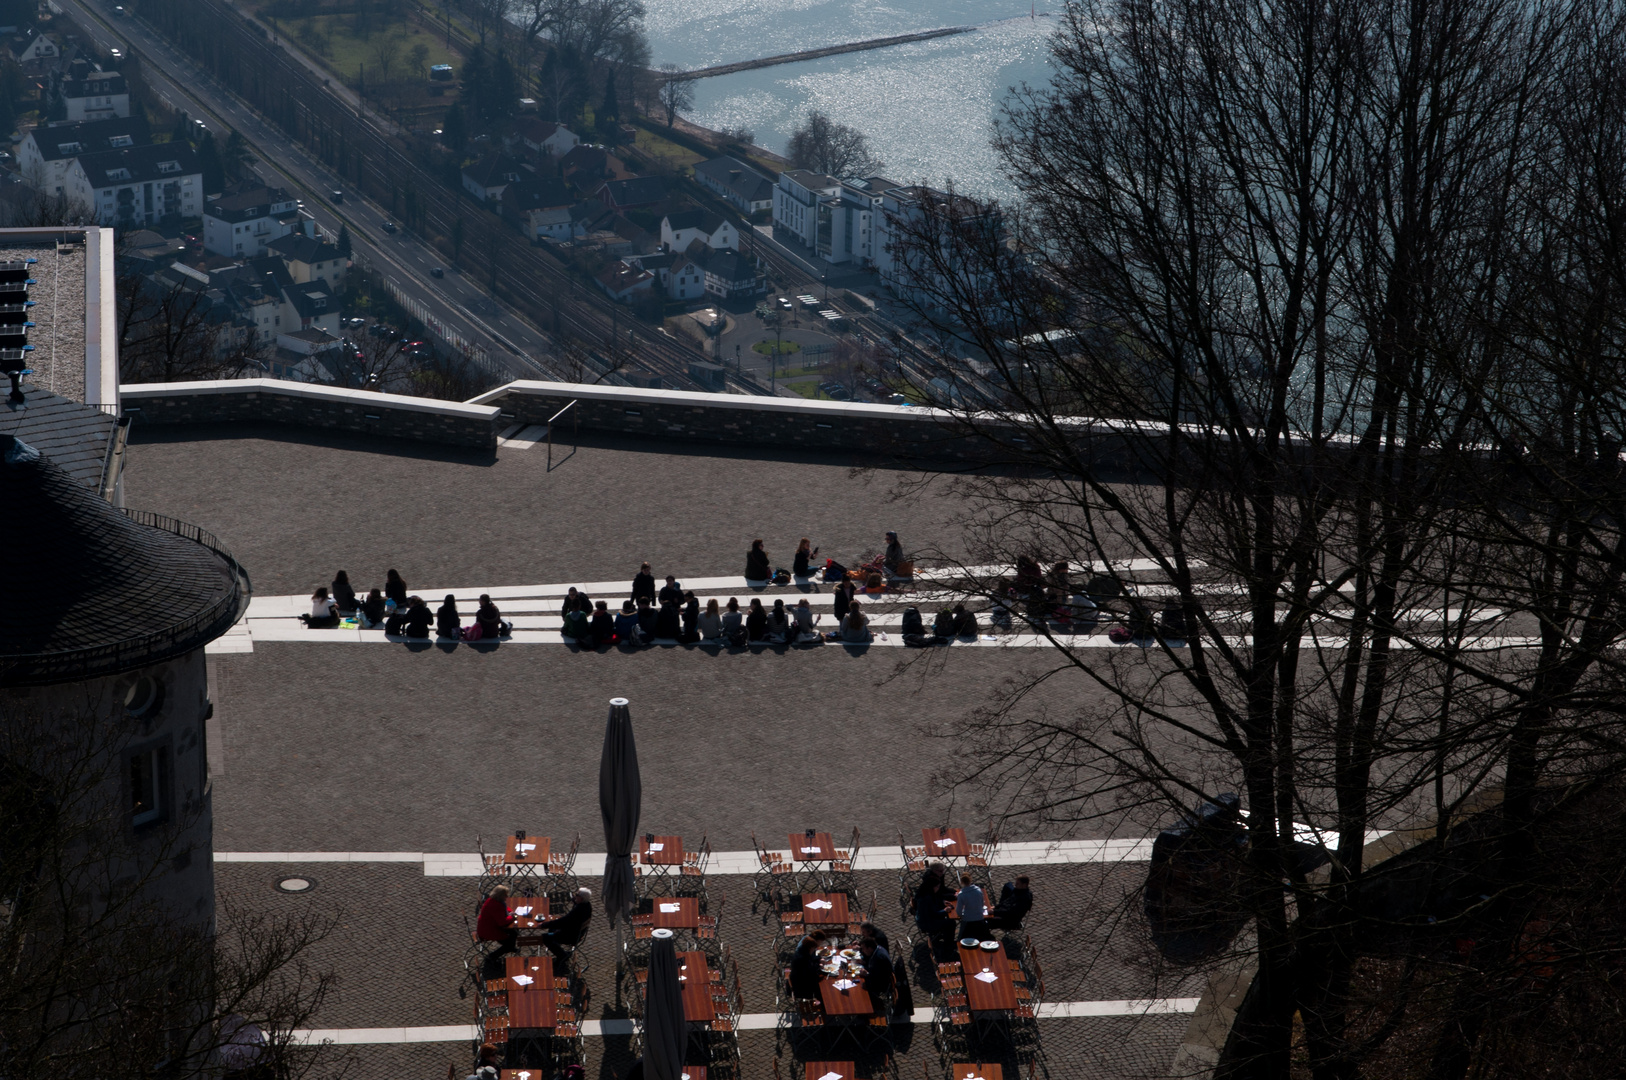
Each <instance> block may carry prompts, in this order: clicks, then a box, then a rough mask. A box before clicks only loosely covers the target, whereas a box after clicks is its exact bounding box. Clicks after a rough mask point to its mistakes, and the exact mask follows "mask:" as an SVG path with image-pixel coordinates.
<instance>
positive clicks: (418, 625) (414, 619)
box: [406, 596, 435, 641]
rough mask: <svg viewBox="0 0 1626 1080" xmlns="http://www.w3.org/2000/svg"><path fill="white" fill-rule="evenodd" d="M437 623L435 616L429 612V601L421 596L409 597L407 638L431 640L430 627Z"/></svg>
mask: <svg viewBox="0 0 1626 1080" xmlns="http://www.w3.org/2000/svg"><path fill="white" fill-rule="evenodd" d="M434 621H435V616H434V614H433V613H432V612H430V610H429V603H428V601H426V600H424V598H423V597H421V596H409V597H407V613H406V636H407V637H409V638H419V639H421V640H425V641H427V640H428V639H429V627H430V624H432V623H433V622H434Z"/></svg>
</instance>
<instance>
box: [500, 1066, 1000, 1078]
mask: <svg viewBox="0 0 1626 1080" xmlns="http://www.w3.org/2000/svg"><path fill="white" fill-rule="evenodd" d="M949 1075H950V1076H951V1077H952V1080H1005V1070H1004V1069H1001V1068H1000V1067H999V1066H998V1065H997V1064H990V1065H955V1066H954V1071H953V1072H952V1073H950V1074H949ZM503 1080H508V1078H507V1077H506V1076H505V1077H503Z"/></svg>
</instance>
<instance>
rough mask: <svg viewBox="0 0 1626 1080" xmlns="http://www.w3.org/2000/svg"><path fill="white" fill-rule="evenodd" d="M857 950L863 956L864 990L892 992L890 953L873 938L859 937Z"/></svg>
mask: <svg viewBox="0 0 1626 1080" xmlns="http://www.w3.org/2000/svg"><path fill="white" fill-rule="evenodd" d="M858 952H859V953H860V954H861V955H862V956H863V957H864V991H865V992H866V993H870V994H879V995H881V996H885V995H887V994H890V993H891V992H892V984H893V981H894V979H893V975H892V954H891V953H889V952H887V951H886V950H885V949H883V948H882V947H881V945H880V943H879V942H877V941H876V940H875V939H874V938H869V937H867V938H859V939H858Z"/></svg>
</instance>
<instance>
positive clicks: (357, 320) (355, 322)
mask: <svg viewBox="0 0 1626 1080" xmlns="http://www.w3.org/2000/svg"><path fill="white" fill-rule="evenodd" d="M344 325H346V326H366V325H367V320H366V319H364V318H362V317H361V316H360V315H352V316H351V317H350V318H348V319H346V320H344Z"/></svg>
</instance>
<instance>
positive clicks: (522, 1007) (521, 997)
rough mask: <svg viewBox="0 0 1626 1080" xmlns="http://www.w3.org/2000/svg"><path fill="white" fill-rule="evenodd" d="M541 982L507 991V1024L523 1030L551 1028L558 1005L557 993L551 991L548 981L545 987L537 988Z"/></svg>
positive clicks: (548, 1029) (550, 984)
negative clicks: (542, 988) (521, 988)
mask: <svg viewBox="0 0 1626 1080" xmlns="http://www.w3.org/2000/svg"><path fill="white" fill-rule="evenodd" d="M540 985H541V984H540V983H539V982H538V983H532V984H531V985H530V986H527V987H525V988H524V989H523V990H518V989H515V990H509V991H508V1026H509V1027H510V1028H521V1029H525V1030H547V1031H551V1030H553V1025H554V1022H555V1009H556V1008H557V1007H558V1000H559V999H558V995H556V994H555V993H554V992H553V986H552V983H551V981H550V983H549V985H548V987H547V989H545V990H539V989H537V987H538V986H540Z"/></svg>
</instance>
